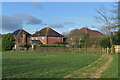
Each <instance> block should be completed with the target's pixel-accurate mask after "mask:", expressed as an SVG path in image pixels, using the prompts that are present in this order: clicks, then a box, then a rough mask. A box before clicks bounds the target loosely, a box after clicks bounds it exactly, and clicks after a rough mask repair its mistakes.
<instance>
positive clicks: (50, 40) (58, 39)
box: [48, 37, 63, 44]
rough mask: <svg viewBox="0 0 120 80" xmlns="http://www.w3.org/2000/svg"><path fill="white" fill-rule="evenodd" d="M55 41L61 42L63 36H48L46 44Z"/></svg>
mask: <svg viewBox="0 0 120 80" xmlns="http://www.w3.org/2000/svg"><path fill="white" fill-rule="evenodd" d="M55 42H63V37H48V44H53V43H55Z"/></svg>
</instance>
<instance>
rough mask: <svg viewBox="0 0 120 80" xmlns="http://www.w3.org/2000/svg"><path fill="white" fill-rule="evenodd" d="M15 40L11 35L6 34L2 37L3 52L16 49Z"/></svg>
mask: <svg viewBox="0 0 120 80" xmlns="http://www.w3.org/2000/svg"><path fill="white" fill-rule="evenodd" d="M14 41H15V39H14V38H13V37H12V35H11V33H8V34H4V35H3V37H2V50H3V51H10V50H12V48H13V47H14Z"/></svg>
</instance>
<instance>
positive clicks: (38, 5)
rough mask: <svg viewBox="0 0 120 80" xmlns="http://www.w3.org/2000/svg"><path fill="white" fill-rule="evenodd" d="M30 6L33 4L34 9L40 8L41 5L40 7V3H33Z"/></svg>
mask: <svg viewBox="0 0 120 80" xmlns="http://www.w3.org/2000/svg"><path fill="white" fill-rule="evenodd" d="M32 4H33V6H34V7H36V8H42V5H41V3H40V2H33V3H32Z"/></svg>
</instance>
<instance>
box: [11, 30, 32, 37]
mask: <svg viewBox="0 0 120 80" xmlns="http://www.w3.org/2000/svg"><path fill="white" fill-rule="evenodd" d="M12 35H13V36H14V37H17V36H18V37H21V36H23V35H26V36H30V35H31V34H30V33H28V32H27V31H25V30H23V29H18V30H16V31H14V32H13V33H12Z"/></svg>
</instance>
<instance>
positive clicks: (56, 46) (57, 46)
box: [40, 44, 64, 47]
mask: <svg viewBox="0 0 120 80" xmlns="http://www.w3.org/2000/svg"><path fill="white" fill-rule="evenodd" d="M40 47H64V46H63V45H44V44H42V45H40Z"/></svg>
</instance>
